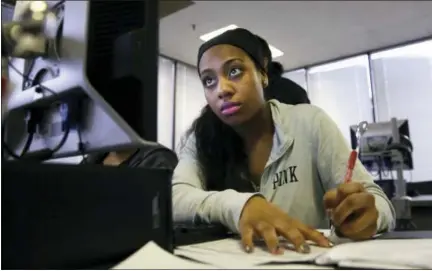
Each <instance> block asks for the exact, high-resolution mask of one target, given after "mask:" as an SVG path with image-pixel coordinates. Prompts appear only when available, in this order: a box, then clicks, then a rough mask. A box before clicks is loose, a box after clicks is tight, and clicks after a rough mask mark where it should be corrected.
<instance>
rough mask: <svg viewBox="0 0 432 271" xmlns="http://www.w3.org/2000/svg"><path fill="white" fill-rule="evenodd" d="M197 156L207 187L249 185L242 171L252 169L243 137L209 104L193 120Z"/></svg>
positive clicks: (228, 187) (236, 187)
mask: <svg viewBox="0 0 432 271" xmlns="http://www.w3.org/2000/svg"><path fill="white" fill-rule="evenodd" d="M191 129H192V130H191V131H190V132H193V133H194V136H195V148H196V157H197V160H198V165H199V168H200V171H201V174H202V176H203V178H204V180H205V181H204V185H205V187H206V189H207V190H208V191H222V190H225V189H235V190H237V191H244V190H247V189H245V188H246V187H247V185H248V183H247V182H245V178H242V176H243V174H245V176H247V175H248V174H249V173H248V172H249V170H248V164H247V154H246V153H245V151H244V149H243V140H242V139H241V137H240V136H239V135H238V134H237V133H236V132H235V131H234V130H233V128H231V127H230V126H228V125H226V124H225V123H223V122H222V121H221V120H220V119H219V117H218V116H217V115H216V114H215V113H214V112H213V111H212V109H211V108H210V106H209V105H206V106H205V107H204V108H203V109H202V111H201V115H200V116H199V117H198V118H197V119H196V120H195V121H194V122H193V124H192V126H191Z"/></svg>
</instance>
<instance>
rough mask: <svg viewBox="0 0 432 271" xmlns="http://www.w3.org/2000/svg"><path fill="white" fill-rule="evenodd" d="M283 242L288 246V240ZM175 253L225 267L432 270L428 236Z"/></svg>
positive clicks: (223, 245) (207, 246)
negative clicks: (306, 250) (307, 249)
mask: <svg viewBox="0 0 432 271" xmlns="http://www.w3.org/2000/svg"><path fill="white" fill-rule="evenodd" d="M283 245H286V246H287V247H292V246H291V245H290V244H289V243H283ZM175 254H176V255H181V256H184V257H187V258H190V259H194V260H198V261H200V262H204V263H207V264H210V265H213V266H216V267H218V268H229V269H236V268H241V265H250V266H258V265H266V264H271V263H311V264H315V265H321V266H331V265H338V266H340V267H346V268H368V269H370V268H378V269H432V239H393V240H391V239H386V240H370V241H363V242H342V244H338V245H336V246H334V247H333V248H321V247H317V246H314V245H312V246H311V253H310V254H300V253H297V252H294V251H291V250H286V251H285V253H284V254H283V255H271V254H269V253H268V252H267V251H266V249H265V246H264V244H257V245H256V247H255V250H254V252H253V253H251V254H248V253H246V252H244V251H243V249H242V248H241V246H240V242H239V240H238V239H234V238H230V239H223V240H218V241H213V242H206V243H201V244H194V245H190V246H182V247H179V248H177V249H176V251H175ZM221 259H224V260H223V261H221Z"/></svg>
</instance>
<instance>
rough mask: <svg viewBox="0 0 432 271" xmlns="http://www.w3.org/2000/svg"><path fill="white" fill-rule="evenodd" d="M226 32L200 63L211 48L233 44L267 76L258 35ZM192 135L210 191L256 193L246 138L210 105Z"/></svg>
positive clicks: (211, 41)
mask: <svg viewBox="0 0 432 271" xmlns="http://www.w3.org/2000/svg"><path fill="white" fill-rule="evenodd" d="M225 33H226V34H225ZM225 33H224V34H222V35H220V36H218V37H216V38H215V39H214V40H210V41H209V42H208V43H207V44H203V45H202V46H201V47H200V50H199V53H198V62H199V59H200V58H201V56H202V54H203V53H204V52H205V50H207V49H209V48H210V47H211V46H214V45H217V44H230V45H234V46H237V47H239V48H240V49H243V50H244V51H245V53H246V54H247V55H248V56H249V57H250V58H251V60H252V61H253V62H254V64H255V67H256V68H257V70H259V71H260V72H262V73H266V71H265V68H264V57H263V52H262V46H261V42H260V41H259V39H257V36H255V35H254V34H252V33H250V32H249V31H247V30H245V29H238V30H237V31H236V30H232V31H230V32H228V31H227V32H225ZM191 133H194V136H195V148H196V157H197V160H198V165H199V167H200V171H201V172H200V173H201V174H202V176H203V178H204V186H205V187H206V189H207V190H209V191H222V190H225V189H234V190H237V191H239V192H252V191H253V187H252V185H251V183H250V178H249V177H250V172H249V167H248V159H247V153H246V152H245V150H244V144H243V140H242V138H241V137H240V136H239V135H238V134H237V133H236V132H235V131H234V129H233V128H232V127H230V126H229V125H227V124H225V123H223V122H222V121H221V120H220V119H219V117H218V116H217V115H216V114H215V113H214V112H213V111H212V109H211V108H210V106H209V105H206V106H205V107H204V108H203V109H202V111H201V114H200V116H199V117H198V118H197V119H196V120H195V121H194V122H193V124H192V126H191V128H190V129H189V131H188V134H191Z"/></svg>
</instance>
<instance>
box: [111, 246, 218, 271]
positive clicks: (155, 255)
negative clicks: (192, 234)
mask: <svg viewBox="0 0 432 271" xmlns="http://www.w3.org/2000/svg"><path fill="white" fill-rule="evenodd" d="M113 269H124V270H126V269H215V267H214V266H211V265H208V264H201V263H197V262H193V261H189V260H185V259H182V258H179V257H176V256H174V255H173V254H171V253H169V252H167V251H165V250H163V249H162V248H161V247H159V246H158V245H157V244H156V243H155V242H153V241H151V242H148V243H147V244H146V245H145V246H143V247H142V248H141V249H139V250H138V251H136V252H135V253H134V254H132V255H131V256H129V257H128V258H127V259H125V260H124V261H123V262H121V263H119V264H118V265H116V266H115V267H114V268H113Z"/></svg>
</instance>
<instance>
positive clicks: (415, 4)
mask: <svg viewBox="0 0 432 271" xmlns="http://www.w3.org/2000/svg"><path fill="white" fill-rule="evenodd" d="M13 2H14V1H2V21H6V20H11V17H12V12H13ZM160 13H161V15H160V17H161V20H160V58H159V87H158V88H159V90H158V91H159V101H158V103H159V124H158V125H159V128H158V140H159V142H160V143H161V144H163V145H165V146H167V147H169V148H173V149H174V148H175V146H176V145H177V144H178V143H179V140H180V137H181V136H182V134H183V133H184V132H185V131H186V130H187V129H188V128H189V126H190V124H191V123H192V121H193V120H194V118H195V117H196V116H197V115H198V114H199V112H200V110H201V108H202V107H203V106H204V104H205V99H204V93H203V89H202V86H201V83H200V81H199V79H198V76H197V71H196V68H195V65H196V53H197V49H198V47H199V45H200V44H201V43H202V42H203V41H204V40H207V39H209V38H211V37H212V36H214V35H217V33H220V32H221V31H223V30H224V29H230V28H235V27H243V28H247V29H249V30H251V31H252V32H254V33H256V34H258V35H260V36H262V37H263V38H265V39H266V40H267V41H268V43H269V44H270V45H271V49H272V54H273V57H274V60H275V61H278V62H280V63H282V64H283V66H284V68H285V70H286V72H285V73H284V77H286V78H289V79H291V80H293V81H294V82H296V83H297V84H299V85H300V86H302V87H303V88H304V89H306V90H307V92H308V95H309V98H310V100H311V103H312V104H314V105H317V106H319V107H321V108H323V109H324V110H325V111H327V113H328V114H330V116H331V117H332V118H333V119H334V120H335V121H336V123H337V124H338V126H339V127H340V129H341V130H342V131H343V133H344V135H345V137H346V139H347V140H350V134H349V133H350V132H349V126H350V125H352V124H355V123H358V122H360V121H363V120H365V121H368V122H379V121H389V120H390V118H391V117H396V118H404V119H408V120H409V122H410V132H411V135H410V137H411V140H412V142H413V144H414V148H415V151H414V152H413V156H414V157H413V160H414V170H412V171H410V172H407V173H406V174H407V176H406V179H407V181H408V182H424V181H431V180H432V162H430V158H429V154H430V153H432V142H431V136H432V120H431V119H432V2H431V1H180V0H179V1H161V10H160ZM215 31H216V32H215ZM80 159H81V158H80V157H73V158H67V159H63V161H64V162H71V163H74V162H77V161H78V160H80ZM428 161H429V162H428ZM384 177H385V176H384ZM389 178H390V174H389ZM424 189H426V188H424ZM431 190H432V189H431ZM431 193H432V191H431Z"/></svg>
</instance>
